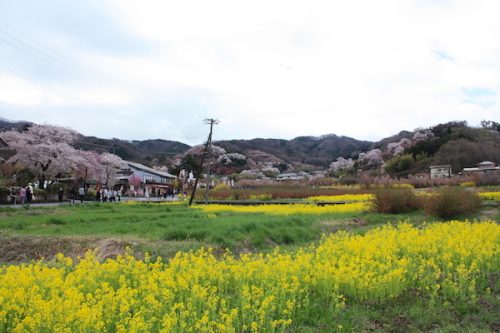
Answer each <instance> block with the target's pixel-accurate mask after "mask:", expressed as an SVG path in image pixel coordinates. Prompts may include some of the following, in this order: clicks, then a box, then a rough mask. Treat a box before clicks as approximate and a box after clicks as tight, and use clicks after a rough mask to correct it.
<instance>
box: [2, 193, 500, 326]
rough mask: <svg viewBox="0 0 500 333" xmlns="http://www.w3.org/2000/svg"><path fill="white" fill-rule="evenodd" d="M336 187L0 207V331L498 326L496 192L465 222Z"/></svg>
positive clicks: (498, 211) (498, 212) (498, 215)
mask: <svg viewBox="0 0 500 333" xmlns="http://www.w3.org/2000/svg"><path fill="white" fill-rule="evenodd" d="M344 195H347V196H344V197H335V196H331V195H327V194H322V196H320V197H318V196H316V197H314V196H313V197H314V198H313V197H310V198H309V199H304V200H303V203H302V204H297V205H257V206H224V205H195V206H193V207H187V206H186V205H185V204H183V203H180V204H179V203H133V202H131V203H100V204H96V203H88V204H84V205H69V204H65V205H60V206H50V207H31V208H29V209H24V208H10V207H4V208H0V262H2V263H3V265H2V266H1V267H0V332H24V331H37V332H75V331H80V332H497V331H498V330H499V328H500V320H499V318H498V313H499V312H500V301H499V296H498V295H499V288H500V284H499V279H498V278H499V276H500V257H499V252H498V248H499V244H500V228H499V226H498V223H499V222H500V209H499V205H498V202H499V200H498V199H499V196H498V195H497V194H494V193H493V192H491V193H489V194H484V195H483V199H484V200H483V208H482V209H481V211H480V212H479V213H477V214H472V215H467V216H461V217H460V218H459V220H461V221H462V222H460V221H452V222H433V221H438V219H436V218H433V217H431V216H429V215H427V214H426V213H425V212H424V211H423V210H421V209H419V210H414V211H411V212H408V213H404V214H381V213H376V212H374V211H373V209H372V204H371V203H370V201H366V200H367V199H370V198H371V196H370V195H368V194H366V193H359V194H357V193H349V194H344ZM250 200H252V199H251V198H250ZM328 201H331V202H336V201H343V202H345V201H347V202H349V203H347V204H341V205H333V206H328V205H327V206H316V205H315V204H307V203H311V202H312V203H314V202H328ZM465 219H468V220H469V221H475V222H463V221H464V220H465ZM89 249H93V251H92V252H88V250H89ZM145 253H149V254H145ZM41 258H44V260H43V261H39V259H41ZM12 286H14V287H12Z"/></svg>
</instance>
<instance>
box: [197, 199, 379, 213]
mask: <svg viewBox="0 0 500 333" xmlns="http://www.w3.org/2000/svg"><path fill="white" fill-rule="evenodd" d="M192 207H193V208H197V209H201V210H202V211H204V212H205V213H208V214H211V213H216V212H237V213H261V214H269V215H293V214H331V213H358V212H363V211H366V210H368V209H370V207H371V206H370V204H369V203H367V202H354V203H348V204H339V205H325V206H317V205H313V204H290V205H249V206H243V205H194V206H192Z"/></svg>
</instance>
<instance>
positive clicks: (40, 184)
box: [38, 175, 45, 190]
mask: <svg viewBox="0 0 500 333" xmlns="http://www.w3.org/2000/svg"><path fill="white" fill-rule="evenodd" d="M38 188H39V189H41V190H43V189H44V188H45V175H42V176H40V177H38Z"/></svg>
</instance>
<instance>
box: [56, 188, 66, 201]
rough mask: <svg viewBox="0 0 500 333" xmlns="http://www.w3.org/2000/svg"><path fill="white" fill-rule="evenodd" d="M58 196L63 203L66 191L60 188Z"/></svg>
mask: <svg viewBox="0 0 500 333" xmlns="http://www.w3.org/2000/svg"><path fill="white" fill-rule="evenodd" d="M57 196H58V197H59V202H60V203H61V202H62V200H63V196H64V190H63V189H62V187H59V191H58V192H57Z"/></svg>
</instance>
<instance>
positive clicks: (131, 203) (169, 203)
mask: <svg viewBox="0 0 500 333" xmlns="http://www.w3.org/2000/svg"><path fill="white" fill-rule="evenodd" d="M121 204H122V205H125V206H135V205H147V204H151V205H162V206H175V205H184V202H182V201H159V202H147V201H136V200H127V201H122V202H121Z"/></svg>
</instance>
